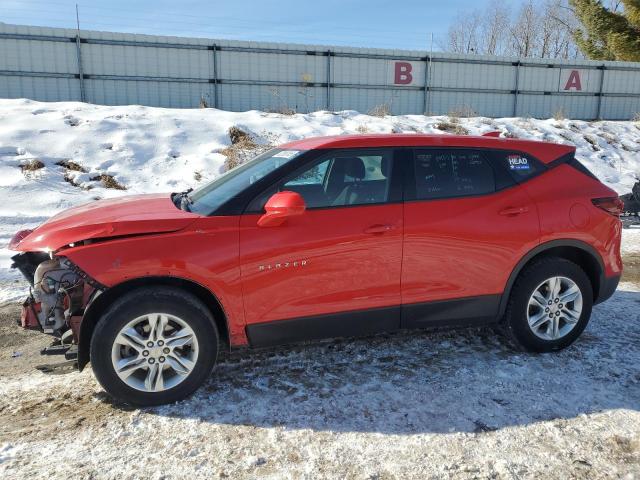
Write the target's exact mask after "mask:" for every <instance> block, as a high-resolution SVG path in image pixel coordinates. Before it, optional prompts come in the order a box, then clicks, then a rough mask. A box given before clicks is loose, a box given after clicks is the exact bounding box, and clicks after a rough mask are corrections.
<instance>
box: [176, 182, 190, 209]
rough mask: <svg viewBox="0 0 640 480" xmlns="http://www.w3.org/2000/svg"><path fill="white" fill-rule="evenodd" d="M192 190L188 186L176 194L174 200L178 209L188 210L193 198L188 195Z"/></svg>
mask: <svg viewBox="0 0 640 480" xmlns="http://www.w3.org/2000/svg"><path fill="white" fill-rule="evenodd" d="M192 191H193V188H189V189H187V190H185V191H184V192H180V193H178V194H176V199H175V200H174V201H175V203H176V206H177V207H180V210H184V211H185V212H190V211H191V207H190V205H192V204H193V200H191V197H189V194H190V193H191V192H192Z"/></svg>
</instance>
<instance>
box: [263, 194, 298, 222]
mask: <svg viewBox="0 0 640 480" xmlns="http://www.w3.org/2000/svg"><path fill="white" fill-rule="evenodd" d="M306 208H307V206H306V205H305V203H304V199H303V198H302V196H301V195H300V194H299V193H296V192H278V193H276V194H274V195H273V196H271V198H270V199H269V200H267V203H266V204H265V206H264V209H265V211H266V213H265V214H264V215H262V216H261V217H260V219H259V220H258V226H259V227H277V226H278V225H282V224H283V223H284V222H285V221H286V220H287V218H289V217H297V216H298V215H302V214H303V213H304V211H305V209H306Z"/></svg>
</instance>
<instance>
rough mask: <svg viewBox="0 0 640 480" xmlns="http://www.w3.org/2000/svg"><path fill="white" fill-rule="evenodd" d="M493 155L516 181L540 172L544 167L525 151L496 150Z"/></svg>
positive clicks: (521, 180)
mask: <svg viewBox="0 0 640 480" xmlns="http://www.w3.org/2000/svg"><path fill="white" fill-rule="evenodd" d="M494 155H495V158H496V160H497V162H498V164H499V166H500V167H501V168H502V169H503V170H505V171H507V172H509V175H511V178H513V180H515V181H516V182H518V183H520V182H523V181H524V180H527V179H528V178H530V177H533V176H535V175H538V174H539V173H542V171H543V170H544V169H545V166H544V165H543V164H542V163H541V162H540V161H539V160H537V159H536V158H534V157H532V156H531V155H527V154H526V153H522V152H509V151H500V150H498V151H496V152H495V154H494Z"/></svg>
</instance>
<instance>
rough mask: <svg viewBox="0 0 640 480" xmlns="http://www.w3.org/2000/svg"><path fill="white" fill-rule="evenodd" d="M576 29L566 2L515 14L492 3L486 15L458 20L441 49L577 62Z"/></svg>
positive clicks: (547, 0)
mask: <svg viewBox="0 0 640 480" xmlns="http://www.w3.org/2000/svg"><path fill="white" fill-rule="evenodd" d="M611 1H612V2H613V3H616V4H617V3H619V2H620V0H618V1H615V0H611ZM575 27H576V18H575V16H574V14H573V11H572V10H571V9H570V8H569V6H568V4H567V0H527V1H526V2H525V3H523V4H522V5H521V6H520V8H518V9H517V10H516V11H514V12H512V11H510V10H509V8H508V7H507V6H505V5H504V3H503V2H500V1H499V0H492V1H491V3H490V4H489V5H488V7H487V8H485V9H484V10H483V11H475V12H471V13H468V12H467V13H465V14H464V15H458V16H456V18H455V19H454V21H453V23H452V24H451V26H450V27H449V35H448V41H447V43H446V44H445V45H441V47H442V48H443V49H445V50H448V51H453V52H457V53H466V54H469V53H476V54H485V55H512V56H518V57H541V58H576V57H578V56H579V55H580V52H579V50H578V48H577V46H576V44H575V42H574V39H573V36H572V31H573V30H574V29H575Z"/></svg>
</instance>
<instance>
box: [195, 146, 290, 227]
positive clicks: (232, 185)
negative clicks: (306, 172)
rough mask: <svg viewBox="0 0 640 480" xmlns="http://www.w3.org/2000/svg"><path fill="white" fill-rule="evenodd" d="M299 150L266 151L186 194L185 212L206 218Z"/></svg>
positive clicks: (288, 160) (283, 163)
mask: <svg viewBox="0 0 640 480" xmlns="http://www.w3.org/2000/svg"><path fill="white" fill-rule="evenodd" d="M301 153H303V152H302V151H300V150H281V149H274V150H269V151H268V152H266V153H263V154H262V155H260V156H258V157H256V158H254V159H253V160H250V161H248V162H246V163H244V164H242V165H240V166H238V167H236V168H233V169H231V170H229V171H228V172H226V173H225V174H223V175H222V176H220V177H218V178H216V179H215V180H214V181H212V182H210V183H207V184H206V185H203V186H201V187H200V188H198V189H196V190H194V191H193V192H191V193H190V194H189V200H190V201H191V203H190V205H189V210H190V211H192V212H195V213H199V214H201V215H209V214H211V213H212V212H214V211H215V210H217V209H218V208H219V207H220V206H221V205H222V204H224V203H225V202H227V201H228V200H230V199H231V198H233V197H235V196H236V195H238V194H239V193H241V192H242V191H243V190H245V189H246V188H247V187H249V186H250V185H252V184H253V183H255V182H257V181H258V180H260V179H261V178H263V177H264V176H265V175H268V174H269V173H271V172H273V171H274V170H275V169H276V168H280V167H281V166H283V165H285V164H286V163H289V162H290V161H291V160H293V159H295V158H297V157H298V156H299V155H300V154H301Z"/></svg>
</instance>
